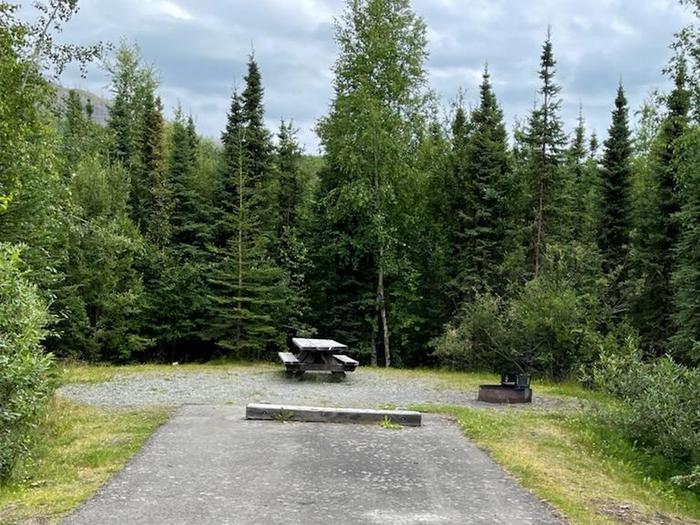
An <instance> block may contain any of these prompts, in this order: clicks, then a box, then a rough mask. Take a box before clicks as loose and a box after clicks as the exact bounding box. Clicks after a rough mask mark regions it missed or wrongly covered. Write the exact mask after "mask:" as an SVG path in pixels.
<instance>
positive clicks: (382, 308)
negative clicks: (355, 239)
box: [377, 248, 391, 368]
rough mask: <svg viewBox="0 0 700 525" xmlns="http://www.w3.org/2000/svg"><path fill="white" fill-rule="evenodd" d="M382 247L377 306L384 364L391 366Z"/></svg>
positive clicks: (381, 250)
mask: <svg viewBox="0 0 700 525" xmlns="http://www.w3.org/2000/svg"><path fill="white" fill-rule="evenodd" d="M383 256H384V249H383V248H379V261H380V262H379V277H378V278H377V306H378V308H379V314H380V315H381V318H382V335H383V336H384V366H386V367H387V368H388V367H390V366H391V347H390V345H389V322H388V320H387V315H386V298H385V296H384V268H383V265H382V262H381V261H382V259H383Z"/></svg>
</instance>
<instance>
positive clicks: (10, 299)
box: [0, 244, 52, 481]
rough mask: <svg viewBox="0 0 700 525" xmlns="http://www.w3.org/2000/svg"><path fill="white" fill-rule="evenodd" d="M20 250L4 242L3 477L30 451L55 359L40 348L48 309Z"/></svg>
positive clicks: (0, 344) (0, 326) (0, 277)
mask: <svg viewBox="0 0 700 525" xmlns="http://www.w3.org/2000/svg"><path fill="white" fill-rule="evenodd" d="M19 255H20V250H19V248H16V247H12V246H9V245H7V244H0V311H1V312H2V315H0V481H3V480H5V479H6V478H7V477H8V476H9V475H10V474H11V473H12V470H13V467H14V466H15V465H16V463H17V462H18V461H19V460H20V459H21V458H22V457H23V456H24V455H25V454H26V453H27V451H28V446H29V444H30V442H31V439H32V432H33V427H34V424H35V422H36V420H37V418H38V416H39V414H40V413H41V412H42V410H43V409H44V406H45V404H46V401H47V399H48V397H49V394H50V391H51V388H50V382H49V377H48V373H49V369H50V367H51V361H52V359H51V356H50V355H47V354H45V353H44V351H43V349H42V348H41V341H42V339H43V338H44V337H45V335H46V326H47V324H48V322H49V314H48V311H47V308H46V305H45V304H44V302H43V300H42V299H41V297H40V295H39V293H38V290H37V288H36V286H34V285H32V284H30V283H29V282H28V281H27V279H26V275H25V274H24V273H23V272H22V270H21V263H20V258H19Z"/></svg>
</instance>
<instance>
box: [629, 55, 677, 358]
mask: <svg viewBox="0 0 700 525" xmlns="http://www.w3.org/2000/svg"><path fill="white" fill-rule="evenodd" d="M685 75H686V73H685V63H684V62H683V61H680V62H678V64H677V69H676V71H675V74H674V83H675V86H674V89H673V90H672V91H671V93H670V94H669V95H668V97H667V99H666V105H667V114H666V116H665V117H664V119H663V121H662V123H661V126H660V128H659V131H658V133H657V135H656V138H655V139H654V141H653V142H652V144H651V147H650V150H649V160H648V167H647V168H646V172H647V173H646V177H645V180H644V185H643V187H642V188H641V190H640V191H638V192H637V199H636V203H635V207H636V209H635V236H634V240H633V245H632V247H633V256H632V262H633V272H634V276H635V281H636V282H635V286H634V288H635V289H634V290H633V295H632V297H631V299H630V301H631V316H632V319H633V321H634V324H635V326H636V327H637V329H638V330H639V332H640V334H641V336H642V342H643V344H644V346H645V348H646V349H647V350H648V351H649V352H651V353H656V354H661V353H663V352H665V351H666V349H667V343H668V341H669V338H670V336H671V335H672V334H673V323H672V316H673V312H674V306H673V289H672V286H671V275H672V273H673V271H674V253H675V249H676V245H677V242H678V226H677V220H676V214H677V213H678V212H679V211H680V210H681V206H680V201H679V197H678V189H677V179H678V177H677V166H678V162H677V160H678V159H677V151H676V150H677V147H678V143H679V141H680V139H681V137H682V136H683V134H684V133H685V131H686V129H687V126H688V112H689V105H690V95H689V92H688V89H687V87H686V82H685Z"/></svg>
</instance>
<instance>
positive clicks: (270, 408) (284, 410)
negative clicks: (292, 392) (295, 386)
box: [245, 403, 423, 427]
mask: <svg viewBox="0 0 700 525" xmlns="http://www.w3.org/2000/svg"><path fill="white" fill-rule="evenodd" d="M245 417H246V419H251V420H263V421H296V422H306V423H382V422H384V421H387V420H388V421H390V422H391V423H394V424H397V425H403V426H406V427H419V426H421V425H422V422H423V416H422V414H421V413H420V412H415V411H412V410H373V409H367V408H331V407H308V406H296V405H268V404H261V403H251V404H249V405H247V406H246V409H245Z"/></svg>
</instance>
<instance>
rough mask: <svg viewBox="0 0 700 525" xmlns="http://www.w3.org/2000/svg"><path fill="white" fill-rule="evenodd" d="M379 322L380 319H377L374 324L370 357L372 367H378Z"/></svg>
mask: <svg viewBox="0 0 700 525" xmlns="http://www.w3.org/2000/svg"><path fill="white" fill-rule="evenodd" d="M377 320H378V318H375V322H373V323H372V355H371V357H370V359H371V361H370V364H371V365H372V366H377V323H376V322H377Z"/></svg>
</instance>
